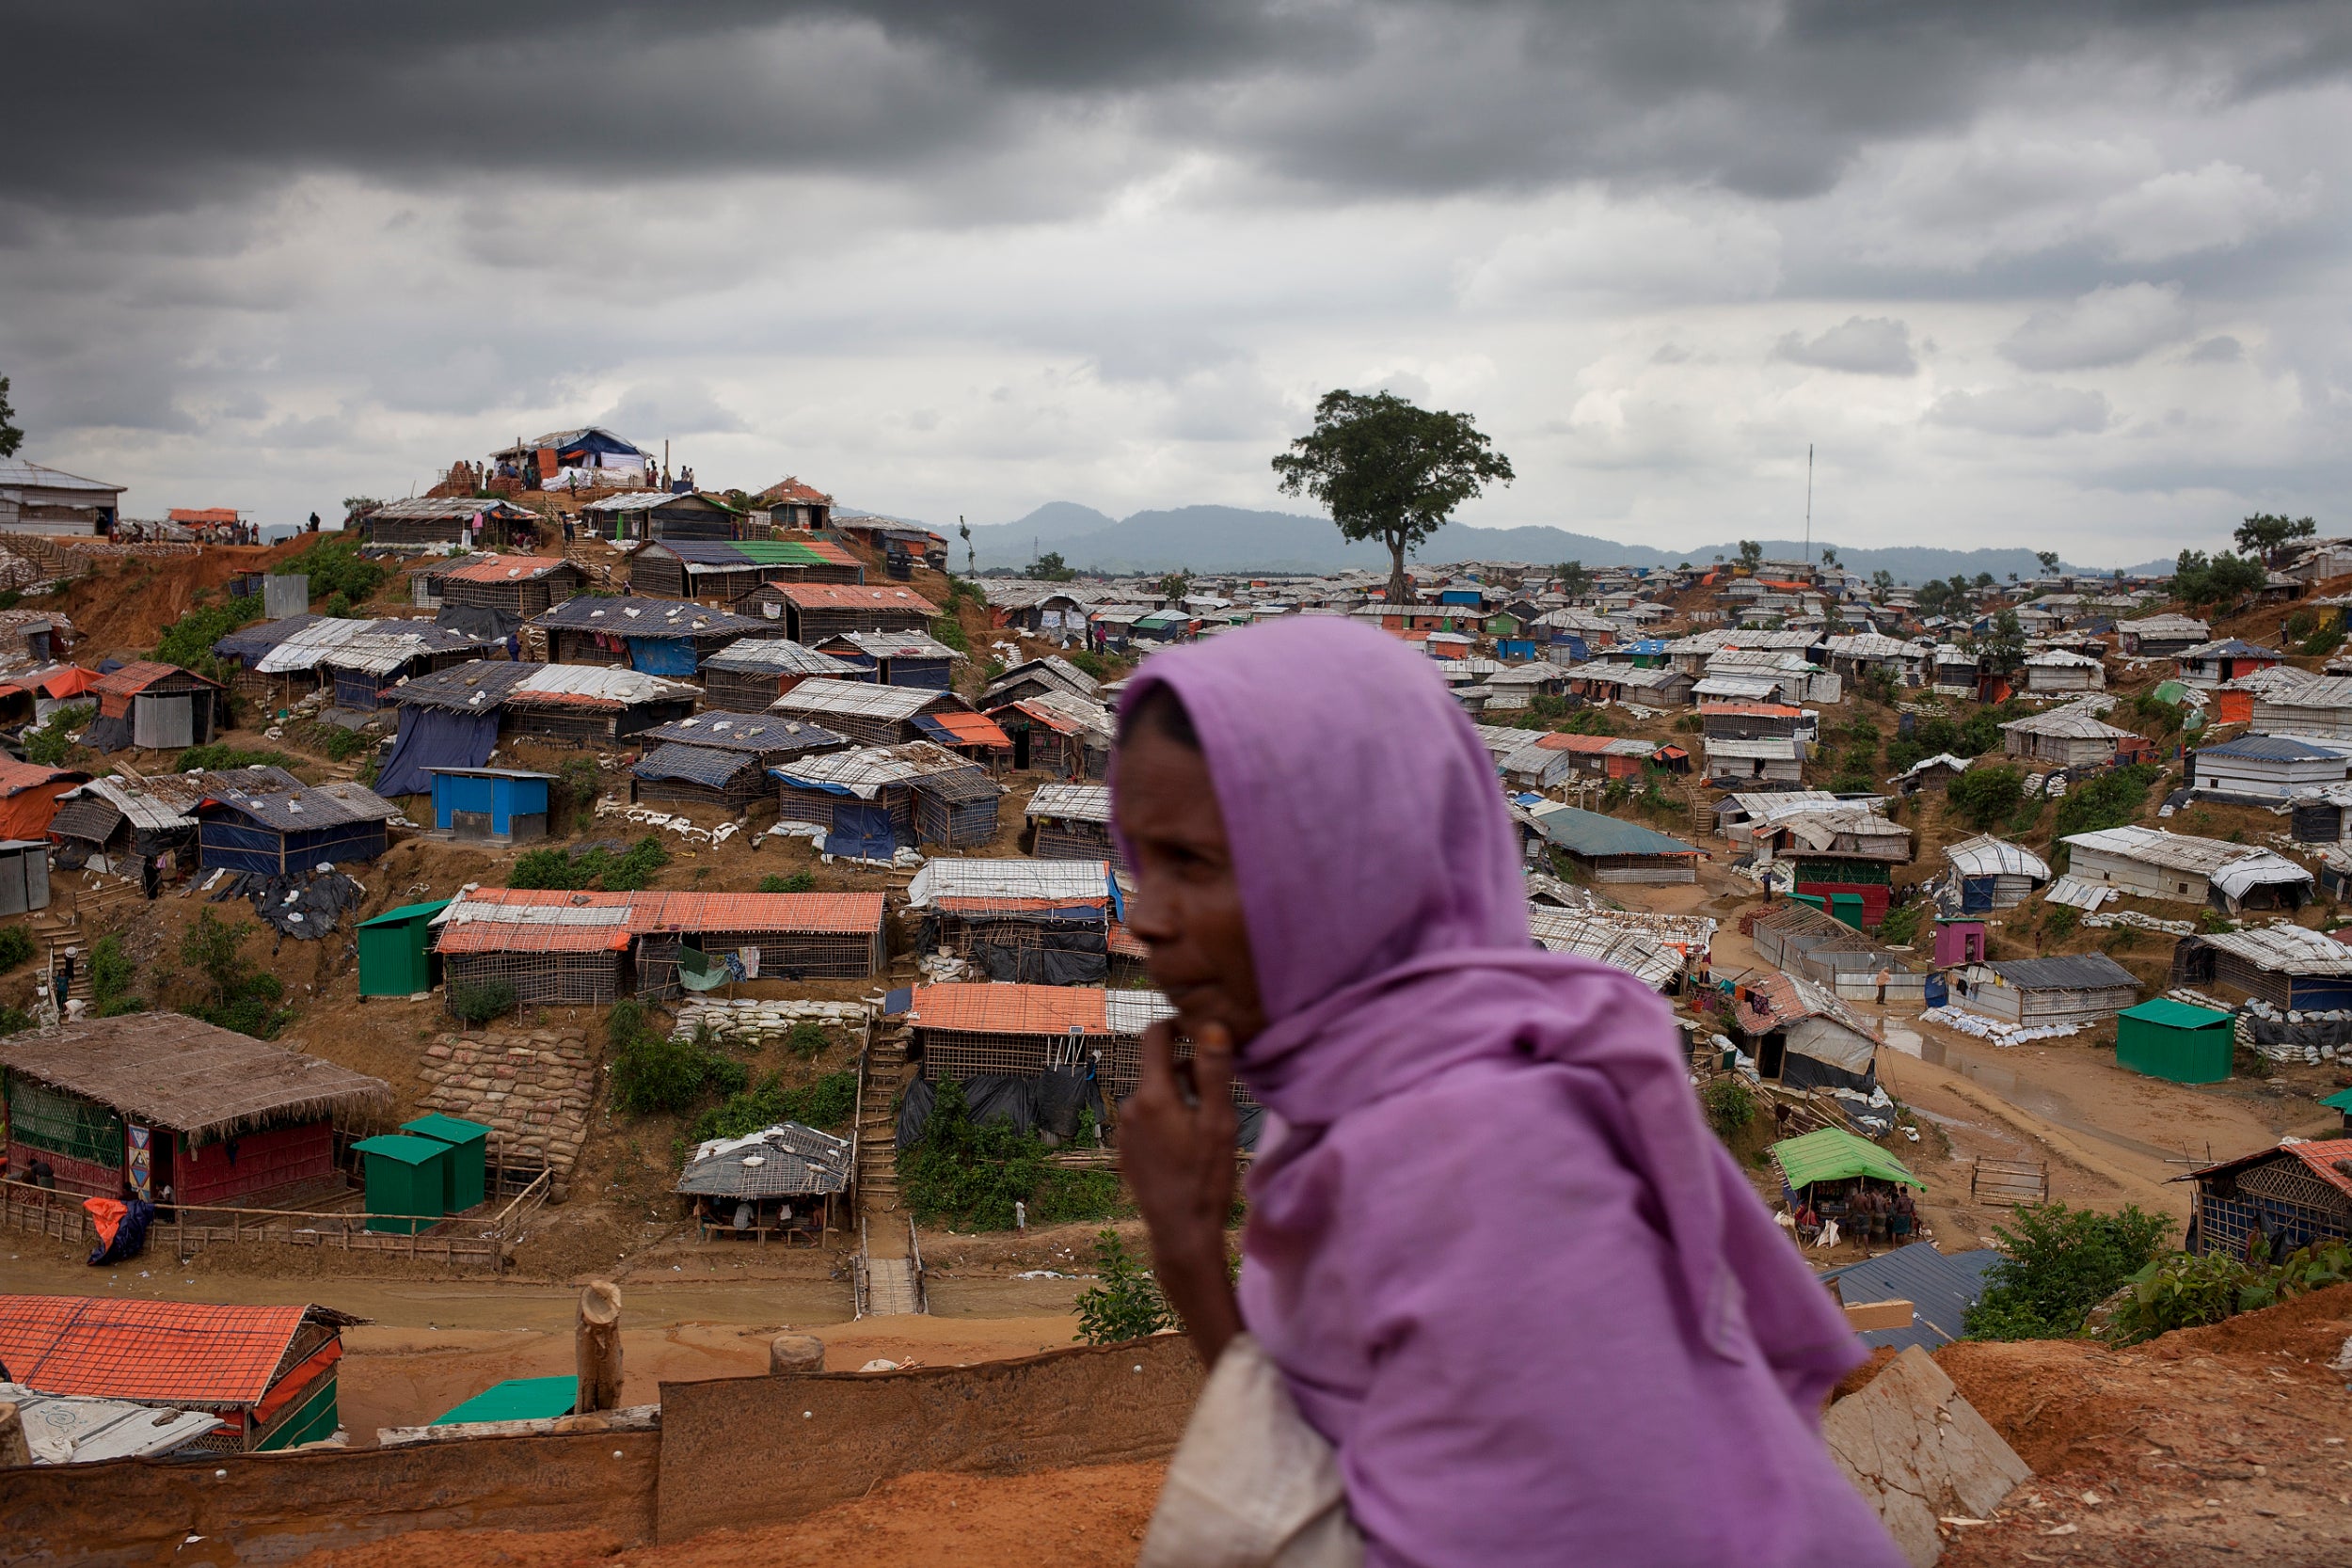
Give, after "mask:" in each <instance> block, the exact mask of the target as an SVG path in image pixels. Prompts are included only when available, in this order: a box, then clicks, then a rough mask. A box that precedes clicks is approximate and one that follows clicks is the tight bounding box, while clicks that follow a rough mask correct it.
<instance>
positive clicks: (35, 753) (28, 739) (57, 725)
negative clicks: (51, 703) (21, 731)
mask: <svg viewBox="0 0 2352 1568" xmlns="http://www.w3.org/2000/svg"><path fill="white" fill-rule="evenodd" d="M97 714H98V709H97V707H96V706H95V705H92V704H89V703H77V704H75V705H73V706H72V707H61V708H59V709H57V711H56V712H55V713H53V714H51V715H50V716H49V721H48V722H47V723H45V724H43V725H41V727H40V728H39V729H37V730H33V731H30V732H28V733H27V734H26V735H25V736H24V760H25V761H26V762H37V763H40V765H41V766H42V767H43V768H55V767H56V766H57V765H58V764H60V763H62V762H64V761H65V757H66V753H67V752H70V751H72V749H73V736H75V735H76V734H77V733H79V732H80V731H81V729H82V728H83V726H85V725H87V723H88V722H89V721H91V720H92V719H93V718H95V717H97Z"/></svg>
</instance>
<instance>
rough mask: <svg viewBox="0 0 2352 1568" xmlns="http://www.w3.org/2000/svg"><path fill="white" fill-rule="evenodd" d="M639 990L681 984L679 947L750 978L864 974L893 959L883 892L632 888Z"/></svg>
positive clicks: (657, 992)
mask: <svg viewBox="0 0 2352 1568" xmlns="http://www.w3.org/2000/svg"><path fill="white" fill-rule="evenodd" d="M623 896H625V897H627V898H628V899H629V901H630V902H629V915H628V929H629V932H630V934H631V935H632V936H633V937H635V938H636V940H637V993H638V994H639V995H640V996H644V997H670V996H675V995H676V994H677V993H678V990H679V982H678V967H679V954H680V952H681V951H682V950H684V949H690V948H691V950H693V951H694V952H696V953H700V954H701V955H703V957H704V958H706V959H710V960H718V961H728V960H731V962H730V964H729V973H730V974H736V973H737V972H740V978H742V979H745V980H759V979H765V980H786V981H792V982H798V981H802V980H863V979H869V978H871V977H872V976H874V975H876V974H881V973H882V971H883V970H884V969H885V968H887V967H888V965H889V962H890V944H889V937H888V934H887V932H886V931H885V930H884V928H883V911H884V906H885V900H884V898H883V895H881V894H879V893H632V894H627V895H623Z"/></svg>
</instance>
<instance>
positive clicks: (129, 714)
mask: <svg viewBox="0 0 2352 1568" xmlns="http://www.w3.org/2000/svg"><path fill="white" fill-rule="evenodd" d="M90 691H91V693H92V694H93V695H94V696H96V697H97V699H98V717H97V718H95V719H93V720H91V721H90V725H89V728H88V729H87V730H85V731H84V732H83V733H82V744H83V745H85V746H87V747H88V748H89V749H90V750H91V751H93V752H119V751H123V750H125V749H126V748H131V747H139V748H143V749H152V750H156V751H171V750H175V749H177V748H179V747H183V746H201V745H204V744H205V743H207V742H208V741H210V740H211V739H212V738H213V736H215V734H216V733H218V731H219V727H220V722H221V720H222V718H223V713H222V708H223V705H224V704H223V698H224V695H225V693H224V690H223V689H222V687H221V684H220V683H219V682H218V681H215V680H208V679H206V678H205V677H204V676H202V675H199V674H198V673H195V672H194V671H192V670H183V669H181V668H180V667H179V666H178V665H176V664H158V663H156V662H154V661H153V660H151V659H140V660H138V661H137V662H135V663H132V664H126V665H124V666H123V667H122V668H121V669H119V670H114V671H109V672H108V673H105V674H103V675H101V676H99V677H98V679H97V680H96V681H95V682H93V683H92V684H91V686H90Z"/></svg>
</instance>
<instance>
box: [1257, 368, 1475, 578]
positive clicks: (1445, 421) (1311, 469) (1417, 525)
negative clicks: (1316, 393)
mask: <svg viewBox="0 0 2352 1568" xmlns="http://www.w3.org/2000/svg"><path fill="white" fill-rule="evenodd" d="M1274 471H1275V472H1276V473H1277V474H1279V475H1280V476H1281V479H1280V483H1281V489H1282V493H1283V494H1284V495H1288V496H1295V495H1299V494H1301V493H1304V494H1306V495H1309V496H1311V497H1313V498H1314V499H1316V500H1317V501H1320V502H1321V503H1322V504H1323V505H1324V507H1325V508H1326V509H1327V510H1328V511H1329V512H1330V514H1331V520H1332V521H1333V522H1334V523H1337V524H1338V525H1339V529H1340V532H1341V533H1342V534H1343V536H1344V537H1346V538H1349V539H1356V540H1372V539H1376V540H1378V541H1379V542H1380V543H1381V544H1384V545H1386V546H1388V547H1389V563H1390V564H1389V602H1390V603H1391V604H1410V603H1411V602H1412V597H1413V580H1412V578H1411V577H1410V576H1409V575H1407V574H1406V570H1405V552H1406V551H1407V550H1410V549H1413V548H1415V547H1416V546H1419V545H1420V544H1421V543H1422V541H1423V540H1424V539H1427V538H1428V537H1429V536H1430V535H1431V534H1433V533H1435V532H1437V531H1438V529H1439V528H1441V527H1443V526H1444V525H1445V520H1446V518H1447V517H1448V516H1449V515H1452V514H1453V512H1454V508H1456V507H1458V506H1460V505H1461V504H1462V503H1463V502H1464V501H1467V500H1470V499H1474V498H1476V497H1477V496H1480V495H1482V494H1484V493H1485V491H1486V486H1487V485H1488V484H1490V483H1503V484H1508V483H1511V481H1512V479H1513V478H1514V477H1515V476H1514V475H1513V474H1512V472H1511V460H1510V459H1509V458H1507V457H1505V456H1503V455H1502V453H1501V452H1499V451H1495V450H1494V443H1493V442H1492V441H1490V440H1488V439H1487V438H1486V436H1485V435H1484V434H1482V433H1481V432H1480V431H1479V429H1478V427H1477V426H1476V425H1474V424H1472V423H1470V416H1469V415H1467V414H1449V413H1446V412H1444V411H1443V410H1441V409H1428V408H1421V407H1416V406H1415V405H1414V404H1410V403H1407V402H1406V401H1405V400H1404V399H1403V398H1401V397H1398V396H1396V395H1395V394H1394V393H1393V392H1375V393H1372V394H1371V395H1369V396H1366V395H1364V394H1362V393H1359V392H1350V391H1346V390H1340V391H1333V392H1326V393H1325V394H1324V395H1323V398H1322V400H1321V401H1320V402H1318V403H1317V404H1315V428H1314V429H1313V430H1312V431H1311V432H1310V433H1309V434H1307V435H1305V436H1299V437H1298V438H1297V439H1296V440H1295V441H1293V442H1292V443H1291V450H1290V451H1286V452H1282V453H1279V454H1278V455H1277V456H1276V457H1275V459H1274Z"/></svg>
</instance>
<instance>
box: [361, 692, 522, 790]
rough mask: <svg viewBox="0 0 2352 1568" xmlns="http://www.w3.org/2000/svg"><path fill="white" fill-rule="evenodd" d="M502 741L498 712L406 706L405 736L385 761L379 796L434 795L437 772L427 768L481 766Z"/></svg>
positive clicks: (379, 774) (403, 714) (403, 711)
mask: <svg viewBox="0 0 2352 1568" xmlns="http://www.w3.org/2000/svg"><path fill="white" fill-rule="evenodd" d="M498 743H499V716H498V713H497V711H496V709H495V708H493V710H492V711H490V712H488V713H454V712H452V711H451V710H450V709H448V708H438V707H421V706H419V707H404V708H402V709H401V710H400V737H399V738H398V739H396V740H394V741H393V742H392V754H391V755H389V756H388V757H386V758H385V759H384V766H383V767H382V768H380V769H378V770H377V772H376V775H375V784H374V785H373V787H374V790H375V792H376V793H377V794H378V795H383V796H388V797H389V796H393V795H429V794H431V793H432V791H433V776H432V775H431V774H429V773H427V772H426V771H425V769H426V768H479V767H481V766H482V765H483V764H484V763H485V762H487V761H489V760H490V753H491V752H493V751H494V750H496V749H497V747H498Z"/></svg>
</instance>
